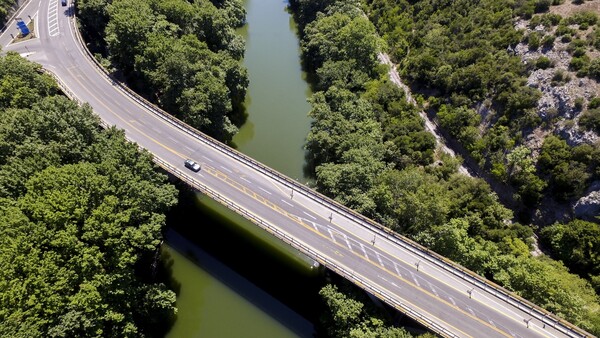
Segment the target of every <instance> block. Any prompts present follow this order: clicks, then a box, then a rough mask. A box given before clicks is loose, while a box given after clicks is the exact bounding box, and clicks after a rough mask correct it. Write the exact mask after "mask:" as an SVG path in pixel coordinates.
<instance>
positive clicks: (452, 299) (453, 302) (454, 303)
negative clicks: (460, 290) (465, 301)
mask: <svg viewBox="0 0 600 338" xmlns="http://www.w3.org/2000/svg"><path fill="white" fill-rule="evenodd" d="M448 298H449V299H450V302H452V305H454V306H456V302H455V301H454V298H452V297H448Z"/></svg>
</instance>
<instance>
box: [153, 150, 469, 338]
mask: <svg viewBox="0 0 600 338" xmlns="http://www.w3.org/2000/svg"><path fill="white" fill-rule="evenodd" d="M154 161H155V162H156V163H157V164H158V165H159V166H160V167H162V168H163V169H164V170H166V171H168V172H169V173H171V174H172V175H174V176H176V177H178V178H179V179H181V180H182V181H184V182H186V183H187V184H188V185H189V186H191V187H193V188H195V189H196V190H198V191H200V192H202V193H203V194H205V195H207V196H208V197H210V198H212V199H213V200H215V201H217V202H219V203H221V204H222V205H224V206H225V207H227V208H229V209H230V210H232V211H234V212H236V213H238V214H240V215H242V216H243V217H245V218H246V219H248V220H249V221H251V222H252V223H254V224H256V225H258V226H259V227H260V228H262V229H263V230H265V231H267V232H269V233H270V234H272V235H273V236H275V237H277V238H278V239H280V240H281V241H283V242H285V243H287V244H288V245H290V246H292V247H293V248H295V249H296V250H298V251H300V252H302V253H303V254H305V255H307V256H308V257H311V258H313V259H315V260H316V261H317V262H319V263H320V264H323V265H324V266H327V267H328V268H329V269H331V270H333V271H334V272H336V273H337V274H339V275H340V276H342V277H345V278H347V279H348V280H350V281H352V282H354V283H355V284H357V285H361V286H362V287H363V288H364V289H365V290H367V291H369V292H370V293H372V294H373V295H375V296H376V297H378V298H379V299H381V300H383V301H385V302H386V303H387V304H389V305H391V306H394V307H396V308H397V309H398V310H400V311H403V312H404V313H406V314H407V315H408V316H409V317H411V318H413V319H414V320H416V321H417V322H419V323H421V324H423V325H425V326H426V327H429V328H430V329H431V330H433V331H434V332H436V333H438V334H440V335H441V336H443V337H457V336H456V335H455V334H454V333H452V332H451V331H449V330H448V329H446V328H445V327H443V326H441V325H439V324H437V323H436V322H434V321H432V320H430V319H428V318H427V317H425V316H423V315H421V314H420V313H419V312H418V311H415V309H413V308H411V307H410V306H408V305H407V304H404V303H403V302H401V301H398V300H397V299H394V298H393V297H392V295H389V294H387V293H386V292H385V291H383V290H380V289H378V288H377V287H375V286H372V285H371V284H370V283H369V281H367V280H365V279H363V278H360V277H359V276H356V275H355V274H354V273H353V272H352V271H350V270H347V269H345V268H344V267H341V266H338V265H337V264H336V263H335V262H332V261H331V260H330V259H329V258H327V257H325V256H323V255H321V254H319V253H318V252H316V251H315V250H313V249H311V248H310V247H309V246H307V245H305V244H304V243H302V242H300V241H298V240H296V239H295V238H294V237H293V236H290V235H289V234H287V233H286V232H284V231H282V230H280V229H279V228H278V227H276V226H274V225H272V224H270V223H268V222H265V221H264V220H263V219H262V218H259V217H257V216H256V215H254V214H252V213H250V212H248V211H246V210H245V209H244V208H242V207H240V206H239V205H237V204H236V203H234V202H232V201H231V200H230V199H228V198H227V197H225V196H223V195H221V194H219V193H218V192H216V191H214V190H213V189H211V188H209V187H208V186H206V185H204V184H202V183H201V182H199V181H197V180H195V179H193V178H191V177H190V176H189V175H187V174H185V173H184V172H182V171H181V170H179V169H178V168H176V167H174V166H172V165H171V164H169V163H167V162H165V161H163V160H161V159H159V158H155V160H154Z"/></svg>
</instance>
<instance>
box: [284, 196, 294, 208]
mask: <svg viewBox="0 0 600 338" xmlns="http://www.w3.org/2000/svg"><path fill="white" fill-rule="evenodd" d="M281 202H283V203H285V204H287V205H289V206H290V207H292V208H293V207H294V205H293V204H292V203H290V202H288V201H286V200H284V199H283V198H282V199H281Z"/></svg>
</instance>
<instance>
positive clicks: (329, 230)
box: [327, 228, 335, 243]
mask: <svg viewBox="0 0 600 338" xmlns="http://www.w3.org/2000/svg"><path fill="white" fill-rule="evenodd" d="M327 232H329V236H330V237H331V240H332V241H333V242H334V243H335V238H333V232H331V229H329V228H327Z"/></svg>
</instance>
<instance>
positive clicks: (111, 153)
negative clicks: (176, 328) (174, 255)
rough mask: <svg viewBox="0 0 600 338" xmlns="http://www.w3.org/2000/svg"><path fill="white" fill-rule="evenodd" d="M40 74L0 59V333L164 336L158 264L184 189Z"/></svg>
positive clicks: (166, 312)
mask: <svg viewBox="0 0 600 338" xmlns="http://www.w3.org/2000/svg"><path fill="white" fill-rule="evenodd" d="M40 70H41V68H40V66H39V65H34V64H32V63H30V62H28V61H26V60H25V59H23V58H21V57H20V56H19V55H17V54H12V53H9V54H7V55H6V56H0V84H1V85H0V87H1V89H0V290H1V293H0V336H2V337H154V336H160V335H161V334H162V333H164V329H165V328H167V327H168V325H165V321H168V320H169V319H170V318H171V317H172V316H174V314H175V313H176V308H175V293H174V292H172V291H170V290H168V289H167V288H166V287H165V285H163V284H161V283H157V282H155V281H154V280H153V277H152V274H153V264H154V263H155V259H156V253H157V250H158V249H159V245H160V243H161V241H162V235H161V229H162V227H163V226H164V223H165V215H164V213H165V211H166V210H167V208H168V207H169V206H171V205H173V204H174V203H175V202H176V196H177V195H176V190H175V188H174V187H173V186H171V185H168V184H167V183H166V176H165V175H162V174H160V173H158V172H157V171H156V168H155V166H154V165H153V163H152V161H151V155H150V154H149V153H147V152H145V151H143V152H142V151H139V150H138V148H137V146H136V145H135V144H132V143H129V142H127V141H126V139H125V136H124V134H123V132H122V131H118V130H116V129H112V128H111V129H108V130H100V129H99V122H100V121H99V118H98V117H97V116H95V115H93V114H92V111H91V108H90V107H89V106H84V107H79V106H77V105H76V104H75V103H74V102H72V101H70V100H69V99H67V98H65V97H64V96H61V95H59V91H58V88H57V85H56V83H55V82H54V81H53V79H52V78H51V77H49V76H47V75H44V74H41V72H40Z"/></svg>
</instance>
